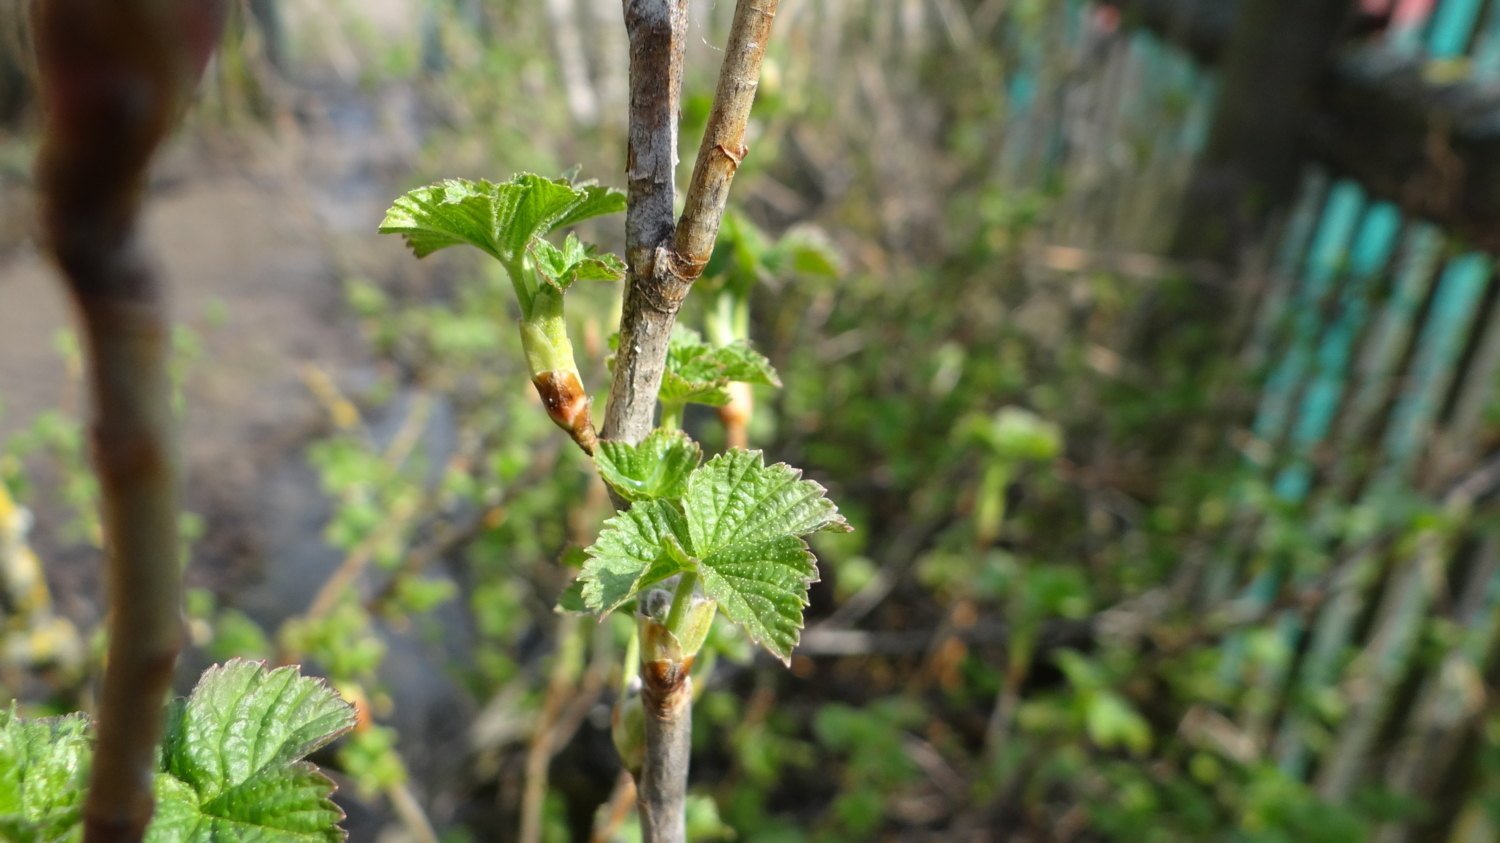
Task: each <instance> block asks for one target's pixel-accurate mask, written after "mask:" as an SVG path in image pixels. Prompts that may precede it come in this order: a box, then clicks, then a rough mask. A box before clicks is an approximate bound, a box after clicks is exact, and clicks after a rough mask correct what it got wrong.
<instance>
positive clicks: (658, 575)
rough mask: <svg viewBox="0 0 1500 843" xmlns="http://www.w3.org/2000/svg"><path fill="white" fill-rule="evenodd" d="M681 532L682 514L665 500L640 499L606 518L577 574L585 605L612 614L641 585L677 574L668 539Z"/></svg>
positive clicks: (684, 529)
mask: <svg viewBox="0 0 1500 843" xmlns="http://www.w3.org/2000/svg"><path fill="white" fill-rule="evenodd" d="M686 534H687V526H686V525H685V524H684V523H683V520H682V513H680V512H678V510H677V508H676V507H674V506H673V505H672V504H671V503H669V502H667V501H642V502H641V503H638V504H636V505H634V506H632V507H631V508H630V509H629V510H627V511H625V512H622V513H620V514H618V515H616V516H615V517H613V518H611V519H609V520H608V521H605V522H604V529H603V530H601V531H600V532H599V538H598V540H597V541H595V542H594V543H593V544H592V545H591V546H590V547H589V548H588V550H587V551H586V552H587V553H588V555H589V561H588V562H587V563H585V564H584V566H583V572H582V573H581V574H580V575H579V577H578V578H579V579H580V580H582V581H583V601H584V604H585V605H586V606H588V608H589V609H591V610H592V611H595V612H598V613H600V614H605V613H608V612H612V611H614V610H615V609H617V608H619V607H620V606H621V605H623V604H624V603H625V602H627V601H628V600H630V599H631V598H633V597H635V595H636V593H637V592H639V591H640V590H641V589H643V588H645V587H646V586H648V585H651V584H652V583H656V582H660V581H661V580H664V579H666V578H667V577H670V576H672V575H673V574H676V573H679V572H680V571H681V570H682V567H681V565H680V564H679V563H678V562H677V561H676V559H674V554H673V552H672V550H671V543H672V542H679V543H680V541H681V538H680V537H681V536H684V535H686Z"/></svg>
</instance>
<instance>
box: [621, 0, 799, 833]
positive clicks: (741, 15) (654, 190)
mask: <svg viewBox="0 0 1500 843" xmlns="http://www.w3.org/2000/svg"><path fill="white" fill-rule="evenodd" d="M776 7H777V0H739V3H738V4H737V5H736V6H735V10H734V21H733V24H732V25H731V29H730V34H729V44H728V46H727V47H726V49H725V56H724V64H723V67H722V68H721V69H720V72H719V85H718V90H717V91H716V93H715V96H714V105H713V109H712V110H711V111H710V113H709V118H708V126H707V129H706V130H705V132H704V135H703V145H702V146H701V147H700V148H699V151H698V158H697V161H696V163H695V164H694V168H693V178H692V182H691V183H690V186H689V188H688V193H687V199H686V203H685V206H684V209H683V212H682V219H681V221H680V222H679V223H678V224H677V225H676V226H675V227H674V226H673V224H672V200H673V174H674V172H675V170H676V164H677V117H678V112H679V111H680V104H681V98H682V64H683V50H684V47H685V45H686V41H687V0H626V3H625V27H626V31H627V34H628V35H629V37H630V150H629V155H628V163H627V168H626V176H627V186H628V208H627V210H626V217H625V259H626V262H627V263H628V264H629V268H630V271H629V273H628V275H627V277H626V289H625V304H624V308H623V311H622V314H621V316H620V350H619V354H618V355H617V357H616V359H615V376H614V384H613V387H612V389H611V391H610V402H609V408H608V411H607V412H606V414H605V422H604V437H605V438H606V439H620V440H624V441H626V442H639V441H640V440H641V439H643V438H644V437H645V436H646V434H647V433H649V432H650V430H651V426H652V422H653V418H654V416H655V412H656V396H657V393H658V392H659V391H660V389H661V378H662V371H663V369H664V368H665V365H666V358H667V343H668V339H669V338H670V336H671V333H672V325H673V323H674V322H675V321H676V319H677V310H678V308H679V307H681V305H682V301H683V299H684V298H686V297H687V294H688V290H690V289H691V288H692V284H693V282H694V281H695V280H697V278H698V276H699V275H700V274H701V273H702V272H703V267H704V266H705V265H706V264H707V263H708V258H709V256H710V255H711V254H712V252H713V247H714V241H715V239H717V237H718V234H719V224H720V222H721V221H722V220H723V216H724V205H725V202H727V201H728V198H729V186H730V184H731V182H732V181H733V180H734V173H735V171H736V170H737V169H738V168H739V164H740V162H741V161H742V160H744V157H745V154H746V152H747V150H746V147H745V126H746V124H747V123H748V122H749V119H750V106H751V104H752V103H753V102H754V100H755V89H756V85H757V83H758V81H759V79H760V67H761V63H762V61H763V60H764V59H765V53H766V41H767V40H768V39H769V37H770V34H771V22H772V20H773V19H774V18H775V16H776ZM644 656H645V654H644V653H643V661H642V665H641V666H642V668H643V670H642V682H643V687H642V698H643V699H642V701H643V702H644V704H645V712H646V760H645V764H644V766H643V767H642V770H641V781H640V782H639V795H638V804H639V807H640V815H641V830H642V834H643V836H644V838H645V840H646V841H647V843H679V842H680V841H682V840H683V839H684V835H685V829H684V825H685V819H686V815H685V803H686V798H687V774H688V756H689V750H690V749H691V743H692V696H693V695H692V680H691V679H690V678H689V675H688V674H689V671H690V669H691V663H690V662H669V661H646V660H645V658H644Z"/></svg>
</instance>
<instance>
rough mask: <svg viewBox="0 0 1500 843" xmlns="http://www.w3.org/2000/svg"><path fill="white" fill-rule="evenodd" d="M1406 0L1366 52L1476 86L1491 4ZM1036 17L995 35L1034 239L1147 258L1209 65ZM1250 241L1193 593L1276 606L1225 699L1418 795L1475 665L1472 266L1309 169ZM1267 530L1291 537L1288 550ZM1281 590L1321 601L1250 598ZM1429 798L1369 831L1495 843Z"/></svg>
mask: <svg viewBox="0 0 1500 843" xmlns="http://www.w3.org/2000/svg"><path fill="white" fill-rule="evenodd" d="M1403 1H1404V0H1403ZM1430 6H1431V10H1430V14H1425V15H1424V16H1422V17H1420V18H1418V19H1416V20H1414V21H1412V22H1411V23H1410V25H1407V26H1403V27H1400V28H1399V29H1397V30H1395V31H1391V32H1389V33H1387V34H1386V35H1384V36H1383V41H1382V43H1381V44H1380V45H1379V47H1380V48H1382V49H1387V50H1392V51H1397V52H1399V53H1401V54H1404V55H1406V56H1409V57H1413V58H1420V59H1421V60H1423V61H1426V62H1430V63H1431V64H1432V66H1433V67H1434V68H1445V69H1448V70H1450V71H1451V70H1452V69H1454V68H1458V69H1460V70H1462V71H1463V72H1466V73H1468V74H1471V75H1472V76H1473V77H1476V78H1478V79H1480V80H1494V81H1495V82H1496V84H1497V85H1500V0H1438V2H1436V3H1435V4H1430ZM1413 8H1414V7H1413ZM1052 15H1053V16H1054V19H1053V20H1051V21H1050V22H1049V24H1048V25H1049V26H1051V27H1053V30H1052V31H1051V33H1050V34H1052V35H1058V34H1059V33H1061V34H1063V35H1064V36H1066V37H1067V43H1069V44H1071V45H1072V49H1071V51H1070V52H1068V53H1067V54H1066V55H1061V56H1060V55H1056V54H1052V55H1047V54H1044V51H1043V50H1042V49H1041V48H1040V44H1041V43H1044V42H1043V40H1041V39H1038V40H1037V41H1035V42H1033V43H1030V44H1025V43H1019V44H1017V45H1016V47H1017V49H1018V55H1019V57H1020V58H1019V66H1018V67H1017V69H1016V71H1015V73H1014V74H1013V76H1012V78H1011V79H1010V80H1009V84H1008V88H1007V95H1008V105H1009V109H1010V114H1011V124H1012V125H1013V126H1015V127H1017V128H1016V129H1015V130H1014V132H1013V133H1012V134H1011V137H1010V139H1009V143H1008V144H1007V146H1006V148H1005V151H1004V159H1003V160H1004V164H1005V166H1006V167H1007V169H1008V172H1010V173H1011V174H1012V177H1013V179H1014V180H1015V181H1017V182H1018V183H1030V184H1031V185H1032V186H1044V185H1046V184H1061V185H1063V187H1064V189H1063V190H1062V193H1061V198H1060V200H1059V202H1060V204H1061V209H1060V211H1059V213H1058V215H1057V216H1058V218H1059V220H1060V222H1058V223H1057V224H1056V225H1055V227H1054V230H1052V231H1051V232H1049V233H1050V235H1051V236H1052V238H1053V239H1054V240H1055V241H1057V242H1060V243H1063V244H1066V245H1069V246H1074V247H1080V248H1085V249H1091V250H1098V251H1103V252H1110V251H1113V252H1120V251H1145V252H1153V251H1158V250H1159V249H1160V247H1161V246H1163V245H1164V244H1165V242H1166V239H1167V237H1168V236H1169V234H1170V227H1171V221H1172V216H1171V210H1172V208H1173V206H1174V204H1175V202H1176V201H1177V198H1178V196H1179V195H1180V191H1181V189H1182V187H1183V186H1184V184H1185V182H1186V179H1187V177H1188V175H1189V168H1188V164H1187V163H1186V162H1190V161H1191V159H1192V156H1193V154H1194V153H1195V152H1196V150H1197V149H1199V148H1201V146H1202V144H1203V141H1204V136H1205V134H1206V126H1207V125H1208V120H1209V117H1210V115H1211V114H1212V107H1213V99H1214V95H1215V83H1214V79H1213V75H1212V73H1205V72H1202V71H1200V70H1199V69H1197V68H1196V67H1195V66H1194V65H1193V64H1192V62H1191V61H1190V60H1189V59H1188V58H1187V57H1186V56H1185V55H1182V54H1179V53H1178V52H1177V51H1176V50H1175V49H1173V48H1172V47H1171V46H1170V45H1167V44H1165V43H1163V42H1161V41H1159V40H1158V39H1156V38H1155V37H1153V36H1151V35H1149V34H1145V33H1141V32H1134V33H1110V32H1108V31H1107V28H1101V27H1100V26H1099V24H1100V23H1101V18H1099V17H1098V16H1097V14H1096V10H1095V9H1094V8H1093V7H1092V6H1090V5H1089V4H1087V3H1086V2H1083V0H1067V2H1064V3H1060V4H1057V5H1056V6H1055V7H1054V8H1053V11H1052ZM1288 25H1295V24H1291V23H1289V24H1288ZM1269 254H1270V256H1271V258H1270V261H1269V268H1270V271H1269V272H1263V273H1259V275H1263V276H1268V277H1269V279H1270V280H1269V282H1268V283H1267V284H1266V285H1265V286H1264V288H1263V291H1262V294H1261V295H1260V297H1259V299H1258V309H1257V314H1258V315H1257V316H1256V317H1255V324H1254V327H1253V330H1251V331H1250V332H1249V333H1248V339H1247V341H1246V348H1245V349H1244V359H1245V360H1246V361H1247V363H1249V364H1250V365H1251V366H1252V367H1254V368H1255V369H1256V370H1258V371H1260V372H1262V375H1261V377H1262V380H1261V383H1260V386H1259V401H1258V405H1257V406H1256V407H1255V410H1254V414H1253V417H1252V418H1251V419H1249V420H1248V424H1249V428H1250V432H1251V433H1252V434H1253V437H1254V440H1255V445H1254V446H1253V447H1250V448H1247V453H1253V454H1256V455H1257V456H1255V457H1254V458H1250V457H1247V458H1246V462H1245V470H1244V491H1243V494H1242V495H1241V499H1240V502H1239V505H1238V507H1237V509H1236V515H1235V516H1234V517H1233V518H1232V519H1231V522H1232V523H1231V526H1230V527H1229V528H1228V529H1227V530H1226V531H1225V532H1224V534H1223V535H1222V536H1221V537H1219V539H1218V540H1217V544H1216V547H1217V551H1216V553H1215V554H1214V559H1213V560H1211V563H1210V564H1209V565H1208V566H1207V568H1208V570H1207V573H1206V576H1205V577H1204V579H1203V580H1202V582H1201V583H1200V586H1199V590H1200V592H1201V593H1200V594H1199V599H1201V600H1202V601H1203V602H1204V604H1205V605H1221V604H1224V603H1225V602H1227V601H1232V602H1234V603H1236V604H1237V605H1239V606H1240V607H1241V608H1243V609H1244V610H1246V611H1250V612H1256V611H1265V612H1268V613H1271V617H1273V618H1275V623H1274V624H1273V625H1272V626H1271V627H1270V629H1271V630H1272V631H1271V632H1270V633H1244V634H1241V635H1239V636H1238V637H1233V638H1231V639H1230V640H1228V641H1227V642H1226V646H1225V647H1224V649H1223V652H1224V656H1223V662H1222V664H1221V665H1220V667H1221V672H1220V676H1221V679H1222V681H1223V683H1224V685H1225V687H1226V688H1227V689H1228V694H1227V696H1228V697H1229V698H1230V699H1232V700H1234V702H1233V703H1231V704H1230V708H1232V709H1233V710H1232V711H1228V712H1226V713H1229V714H1231V715H1233V718H1232V719H1233V720H1234V722H1235V723H1237V724H1239V725H1240V726H1241V728H1243V729H1244V730H1245V731H1246V736H1247V737H1248V738H1250V739H1251V740H1252V742H1253V744H1254V745H1255V746H1257V747H1259V751H1260V752H1261V753H1262V754H1263V757H1264V758H1265V759H1266V760H1267V762H1268V763H1274V764H1276V765H1279V766H1280V768H1281V769H1282V770H1284V771H1286V772H1287V773H1289V774H1291V775H1294V776H1297V777H1299V778H1303V779H1305V780H1307V781H1308V782H1309V783H1311V784H1312V785H1314V786H1315V788H1316V789H1317V791H1318V792H1319V793H1320V794H1322V795H1324V796H1325V797H1328V798H1331V799H1344V798H1348V797H1349V796H1350V795H1351V794H1353V793H1355V792H1356V791H1357V790H1359V789H1361V788H1366V787H1379V788H1383V789H1385V790H1386V791H1388V792H1392V793H1395V794H1406V795H1411V796H1416V797H1420V798H1424V799H1429V800H1432V799H1436V800H1437V801H1438V802H1439V803H1441V802H1442V797H1443V796H1444V794H1443V793H1442V792H1441V788H1442V787H1443V783H1444V782H1445V781H1447V780H1448V776H1449V774H1450V771H1451V770H1452V768H1453V765H1454V764H1455V763H1459V761H1460V760H1461V757H1462V755H1463V749H1464V746H1465V744H1466V743H1469V742H1472V741H1473V740H1475V739H1476V738H1477V737H1478V736H1479V730H1480V729H1482V728H1484V725H1485V724H1484V722H1483V721H1484V717H1485V715H1486V714H1487V712H1488V710H1489V708H1491V707H1492V704H1491V703H1489V702H1488V701H1487V700H1486V698H1485V688H1486V686H1489V685H1493V684H1495V683H1494V682H1493V681H1492V680H1494V679H1495V678H1496V676H1495V674H1496V671H1497V665H1496V664H1495V662H1496V658H1495V657H1496V655H1497V653H1496V649H1497V647H1496V645H1497V638H1500V636H1497V632H1500V518H1497V517H1496V514H1497V513H1496V512H1495V510H1494V508H1492V507H1490V506H1489V505H1488V494H1487V493H1488V492H1489V491H1490V490H1489V489H1487V488H1484V487H1486V486H1487V485H1489V484H1487V483H1485V482H1481V481H1484V480H1485V479H1486V475H1485V471H1486V470H1487V469H1489V468H1492V467H1493V466H1494V465H1496V464H1497V463H1496V462H1495V460H1496V457H1495V452H1496V451H1497V450H1500V435H1497V434H1500V418H1495V415H1497V413H1496V410H1497V409H1500V400H1497V396H1496V389H1495V386H1496V384H1497V380H1500V312H1497V308H1500V282H1497V281H1496V265H1495V258H1494V256H1491V255H1486V254H1482V253H1477V252H1472V251H1467V250H1466V249H1465V248H1464V246H1463V244H1462V243H1461V242H1458V241H1457V240H1456V239H1455V238H1451V237H1449V236H1447V235H1445V233H1444V232H1443V231H1441V230H1440V229H1438V228H1436V227H1434V226H1433V225H1431V224H1428V223H1425V222H1423V221H1421V220H1417V219H1409V218H1407V217H1406V216H1404V215H1403V214H1402V212H1401V211H1400V209H1399V208H1397V207H1396V206H1395V205H1392V204H1390V203H1388V202H1383V201H1376V200H1373V199H1372V198H1371V197H1369V196H1368V195H1367V194H1366V192H1365V191H1364V190H1363V189H1362V188H1361V186H1360V185H1359V184H1356V183H1353V182H1348V181H1339V180H1335V179H1333V178H1331V177H1330V176H1329V175H1328V174H1327V173H1325V172H1323V171H1321V170H1320V169H1318V168H1316V167H1309V169H1308V172H1307V173H1306V175H1305V178H1304V180H1303V184H1302V187H1301V192H1300V196H1299V197H1298V199H1297V202H1296V204H1295V206H1294V207H1293V208H1292V209H1291V211H1290V213H1289V214H1288V216H1287V219H1286V222H1285V225H1284V226H1283V227H1282V229H1281V232H1280V236H1279V239H1278V241H1277V242H1276V243H1275V244H1274V248H1273V249H1271V250H1270V252H1269ZM1255 274H1256V273H1252V272H1248V271H1247V273H1246V275H1247V276H1250V275H1255ZM1251 281H1252V279H1249V278H1247V279H1246V281H1245V282H1244V283H1246V284H1249V283H1251ZM1476 492H1478V494H1476ZM1288 530H1293V531H1296V535H1297V536H1298V539H1299V540H1298V541H1297V542H1296V543H1294V544H1296V545H1297V546H1300V547H1311V548H1313V549H1314V552H1312V553H1305V552H1303V553H1294V552H1291V551H1288V550H1287V549H1286V547H1287V543H1286V542H1281V541H1278V538H1277V537H1278V535H1281V534H1284V533H1285V532H1286V531H1288ZM1289 591H1290V592H1292V593H1296V594H1302V595H1307V594H1318V595H1322V599H1321V600H1319V601H1317V602H1316V603H1315V606H1316V608H1315V609H1314V610H1313V611H1303V610H1297V611H1294V610H1290V609H1288V610H1277V609H1273V608H1272V607H1274V606H1276V605H1278V604H1277V602H1276V601H1277V600H1278V599H1280V598H1284V597H1285V596H1286V594H1287V593H1288V592H1289ZM1285 603H1286V601H1285V600H1282V603H1281V604H1280V605H1285ZM1487 679H1488V680H1490V681H1487ZM1334 691H1336V692H1337V693H1332V692H1334ZM1491 807H1493V806H1491ZM1452 808H1453V811H1452V812H1451V815H1450V816H1445V817H1440V818H1437V819H1436V821H1435V822H1430V823H1428V824H1427V825H1420V826H1419V825H1415V824H1413V825H1406V824H1402V823H1392V824H1390V825H1389V826H1387V827H1385V828H1383V829H1381V830H1380V834H1379V840H1380V841H1381V843H1396V841H1406V840H1419V839H1423V840H1425V839H1433V838H1432V837H1431V835H1432V834H1434V833H1436V832H1434V829H1435V828H1437V829H1441V838H1440V839H1454V840H1500V826H1497V825H1496V824H1495V822H1494V821H1493V820H1491V819H1490V818H1489V811H1488V810H1486V808H1485V806H1484V805H1483V804H1482V803H1481V800H1479V799H1478V798H1477V797H1476V798H1475V799H1474V800H1472V802H1471V804H1468V805H1457V806H1452Z"/></svg>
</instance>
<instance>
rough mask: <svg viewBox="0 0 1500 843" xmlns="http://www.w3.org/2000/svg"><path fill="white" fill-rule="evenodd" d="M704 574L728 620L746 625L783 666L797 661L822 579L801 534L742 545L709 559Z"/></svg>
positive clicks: (706, 591) (702, 565) (700, 570)
mask: <svg viewBox="0 0 1500 843" xmlns="http://www.w3.org/2000/svg"><path fill="white" fill-rule="evenodd" d="M698 575H699V576H700V577H702V579H703V593H704V594H707V595H708V596H709V597H710V598H711V599H713V600H716V601H718V603H719V610H720V611H722V612H723V613H724V617H726V618H729V619H730V620H732V621H734V622H735V623H737V624H739V625H740V626H741V627H743V628H744V630H745V633H746V634H747V635H749V636H750V640H752V641H754V642H756V643H757V644H760V645H761V646H763V647H765V648H766V649H767V650H769V651H771V653H772V654H773V655H775V656H776V657H777V658H779V659H781V660H782V661H783V662H784V661H787V660H788V659H790V658H791V657H792V650H793V648H795V647H796V646H797V640H798V638H800V636H801V631H802V610H803V609H805V608H807V602H808V601H807V589H808V586H809V585H810V584H811V583H814V582H816V581H817V579H818V565H817V560H816V559H815V558H814V557H813V555H812V551H810V550H808V549H807V542H804V541H803V540H802V539H800V538H798V537H796V536H778V537H776V538H774V539H770V540H767V541H761V542H738V543H735V544H732V545H730V546H728V547H725V548H723V549H721V550H718V551H715V552H713V553H710V554H709V555H707V556H705V557H703V559H702V560H701V561H700V562H699V563H698Z"/></svg>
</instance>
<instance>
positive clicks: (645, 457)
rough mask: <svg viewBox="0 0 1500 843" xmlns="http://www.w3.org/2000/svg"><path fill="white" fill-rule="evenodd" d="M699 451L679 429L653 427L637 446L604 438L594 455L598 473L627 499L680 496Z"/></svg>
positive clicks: (698, 457) (696, 464)
mask: <svg viewBox="0 0 1500 843" xmlns="http://www.w3.org/2000/svg"><path fill="white" fill-rule="evenodd" d="M702 458H703V450H702V449H701V448H699V447H698V443H697V442H694V441H693V440H692V437H690V436H688V435H687V434H686V433H683V432H682V431H680V430H665V429H658V430H653V431H651V433H649V434H647V436H646V438H645V439H644V440H642V441H641V443H640V444H639V445H631V444H629V443H626V442H620V441H617V440H604V441H601V442H600V443H599V449H598V451H597V452H596V453H595V454H594V464H595V465H596V466H597V467H598V469H599V476H600V477H602V478H604V482H606V483H608V484H609V485H610V487H611V488H613V489H614V490H615V491H616V492H618V493H619V494H620V496H621V497H623V498H625V499H626V500H630V501H643V500H656V499H669V500H675V499H677V498H681V497H682V495H683V493H684V492H685V491H686V490H687V480H688V475H689V474H691V473H692V471H693V469H695V468H697V467H698V462H699V461H700V460H701V459H702Z"/></svg>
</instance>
